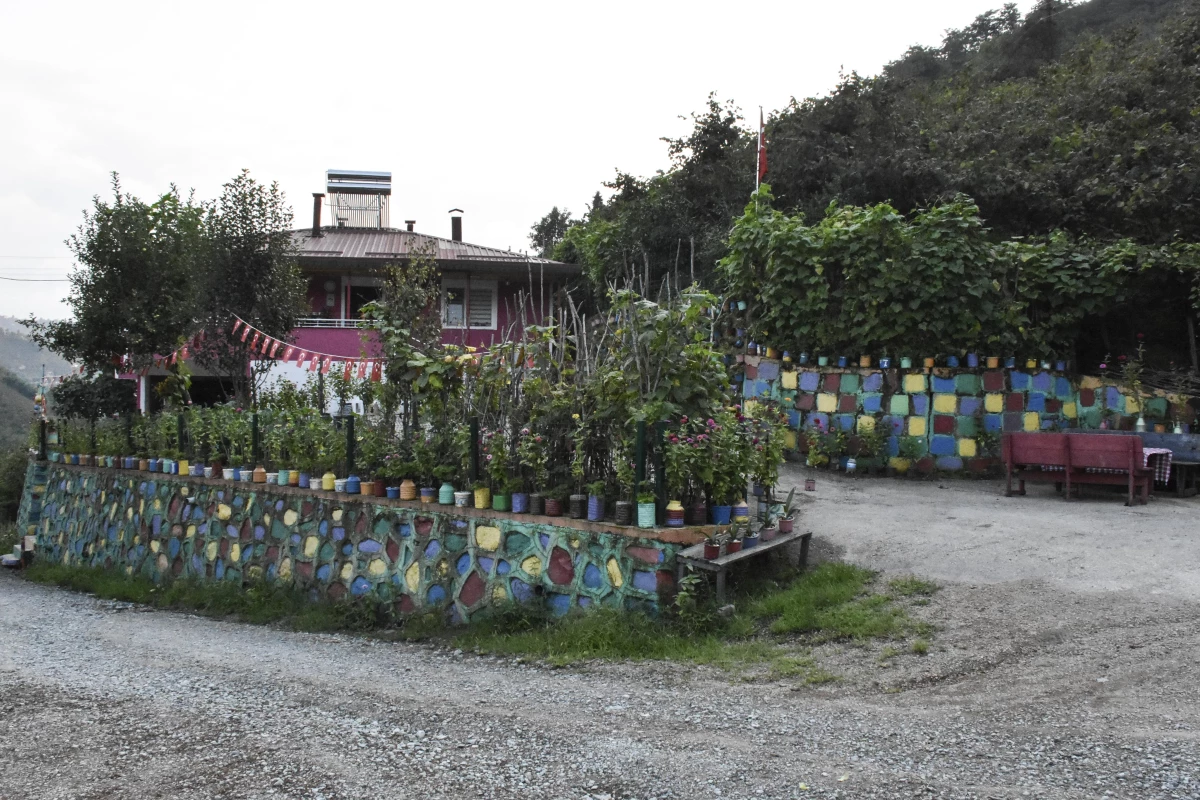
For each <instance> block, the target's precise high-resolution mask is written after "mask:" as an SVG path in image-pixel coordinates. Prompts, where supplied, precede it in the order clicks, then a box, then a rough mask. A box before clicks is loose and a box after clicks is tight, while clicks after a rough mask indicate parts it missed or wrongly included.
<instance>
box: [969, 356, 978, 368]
mask: <svg viewBox="0 0 1200 800" xmlns="http://www.w3.org/2000/svg"><path fill="white" fill-rule="evenodd" d="M967 366H968V367H970V368H971V369H975V368H976V367H978V366H979V356H977V355H976V354H975V353H967Z"/></svg>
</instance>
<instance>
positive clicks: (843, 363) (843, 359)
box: [837, 356, 846, 367]
mask: <svg viewBox="0 0 1200 800" xmlns="http://www.w3.org/2000/svg"><path fill="white" fill-rule="evenodd" d="M837 365H838V366H839V367H844V366H846V357H845V356H838V360H837Z"/></svg>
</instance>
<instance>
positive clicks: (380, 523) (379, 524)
mask: <svg viewBox="0 0 1200 800" xmlns="http://www.w3.org/2000/svg"><path fill="white" fill-rule="evenodd" d="M371 530H373V531H374V532H375V537H376V538H377V539H386V538H387V537H388V536H389V535H391V533H392V521H391V520H390V519H388V518H387V517H384V516H380V517H378V518H377V519H376V520H375V525H374V527H372V528H371Z"/></svg>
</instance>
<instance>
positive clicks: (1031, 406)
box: [1025, 392, 1046, 414]
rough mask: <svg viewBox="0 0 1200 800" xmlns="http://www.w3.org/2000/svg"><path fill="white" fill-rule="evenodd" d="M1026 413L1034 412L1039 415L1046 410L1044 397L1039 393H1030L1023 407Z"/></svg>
mask: <svg viewBox="0 0 1200 800" xmlns="http://www.w3.org/2000/svg"><path fill="white" fill-rule="evenodd" d="M1025 410H1026V411H1036V412H1038V413H1039V414H1040V413H1042V412H1043V411H1045V410H1046V395H1044V394H1042V393H1041V392H1030V393H1029V399H1028V400H1027V401H1026V405H1025Z"/></svg>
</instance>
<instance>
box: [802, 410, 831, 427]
mask: <svg viewBox="0 0 1200 800" xmlns="http://www.w3.org/2000/svg"><path fill="white" fill-rule="evenodd" d="M804 427H806V428H820V429H821V430H823V431H827V430H829V415H828V414H822V413H821V412H817V413H816V414H809V415H808V419H807V420H805V421H804Z"/></svg>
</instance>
